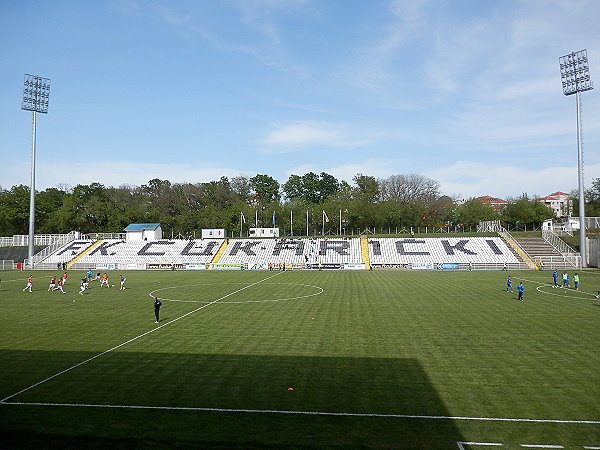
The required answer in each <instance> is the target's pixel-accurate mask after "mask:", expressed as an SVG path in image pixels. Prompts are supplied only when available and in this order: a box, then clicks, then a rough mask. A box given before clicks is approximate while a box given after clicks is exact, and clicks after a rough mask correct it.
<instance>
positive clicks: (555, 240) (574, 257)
mask: <svg viewBox="0 0 600 450" xmlns="http://www.w3.org/2000/svg"><path fill="white" fill-rule="evenodd" d="M542 239H544V241H546V242H547V243H548V244H550V245H551V246H552V247H553V248H554V249H555V250H556V251H557V252H558V253H560V254H561V255H562V257H563V258H565V261H568V262H569V263H570V264H572V265H573V267H576V268H579V267H581V255H580V254H579V253H577V252H576V251H575V250H574V249H573V248H571V247H570V246H569V245H568V244H567V243H566V242H565V241H563V240H562V239H561V238H559V237H558V236H557V235H556V234H554V232H553V231H550V230H543V231H542Z"/></svg>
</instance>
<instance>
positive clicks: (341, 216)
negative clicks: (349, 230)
mask: <svg viewBox="0 0 600 450" xmlns="http://www.w3.org/2000/svg"><path fill="white" fill-rule="evenodd" d="M339 234H340V236H341V235H342V210H341V209H340V233H339Z"/></svg>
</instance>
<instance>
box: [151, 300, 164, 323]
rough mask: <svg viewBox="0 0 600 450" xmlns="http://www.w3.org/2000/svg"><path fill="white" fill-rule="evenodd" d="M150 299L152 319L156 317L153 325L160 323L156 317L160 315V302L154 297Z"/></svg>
mask: <svg viewBox="0 0 600 450" xmlns="http://www.w3.org/2000/svg"><path fill="white" fill-rule="evenodd" d="M152 298H154V317H156V322H154V323H158V322H160V320H159V319H158V315H159V314H160V307H161V306H162V302H161V301H160V300H159V299H158V298H156V297H152Z"/></svg>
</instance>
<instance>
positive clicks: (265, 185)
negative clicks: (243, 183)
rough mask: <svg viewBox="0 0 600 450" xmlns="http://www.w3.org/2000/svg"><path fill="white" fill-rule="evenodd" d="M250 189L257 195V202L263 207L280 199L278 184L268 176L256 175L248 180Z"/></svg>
mask: <svg viewBox="0 0 600 450" xmlns="http://www.w3.org/2000/svg"><path fill="white" fill-rule="evenodd" d="M250 186H251V189H252V190H253V191H254V192H255V193H256V194H257V196H258V201H259V203H260V204H261V205H263V206H265V205H267V204H269V203H273V202H278V201H279V199H280V194H279V183H278V182H277V180H275V179H274V178H273V177H270V176H269V175H260V174H258V175H256V176H254V177H252V178H250Z"/></svg>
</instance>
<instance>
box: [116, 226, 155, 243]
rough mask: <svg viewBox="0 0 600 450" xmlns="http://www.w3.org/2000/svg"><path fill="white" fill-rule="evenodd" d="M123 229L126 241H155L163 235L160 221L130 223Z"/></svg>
mask: <svg viewBox="0 0 600 450" xmlns="http://www.w3.org/2000/svg"><path fill="white" fill-rule="evenodd" d="M123 231H125V232H126V233H127V237H126V240H128V241H157V240H159V239H162V237H163V236H162V228H161V227H160V223H132V224H130V225H128V226H127V228H125V229H124V230H123Z"/></svg>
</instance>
